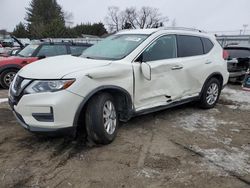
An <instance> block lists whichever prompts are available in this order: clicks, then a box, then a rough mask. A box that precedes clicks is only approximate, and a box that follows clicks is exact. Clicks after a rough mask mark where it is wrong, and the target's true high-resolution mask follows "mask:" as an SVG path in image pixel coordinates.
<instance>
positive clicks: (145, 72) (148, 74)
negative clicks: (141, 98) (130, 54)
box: [141, 62, 151, 80]
mask: <svg viewBox="0 0 250 188" xmlns="http://www.w3.org/2000/svg"><path fill="white" fill-rule="evenodd" d="M141 71H142V74H143V76H144V77H145V78H146V79H147V80H151V67H150V65H149V64H147V63H144V62H142V63H141Z"/></svg>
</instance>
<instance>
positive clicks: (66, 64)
mask: <svg viewBox="0 0 250 188" xmlns="http://www.w3.org/2000/svg"><path fill="white" fill-rule="evenodd" d="M108 64H110V61H105V60H93V59H86V58H81V57H74V56H71V55H64V56H57V57H51V58H46V59H43V60H39V61H36V62H34V63H31V64H29V65H27V66H25V67H24V68H22V69H21V70H20V71H19V75H20V76H21V77H24V78H30V79H60V78H62V77H63V76H64V75H66V74H70V73H73V72H78V71H83V70H84V71H85V70H86V71H88V70H90V69H93V68H96V67H101V66H105V65H108Z"/></svg>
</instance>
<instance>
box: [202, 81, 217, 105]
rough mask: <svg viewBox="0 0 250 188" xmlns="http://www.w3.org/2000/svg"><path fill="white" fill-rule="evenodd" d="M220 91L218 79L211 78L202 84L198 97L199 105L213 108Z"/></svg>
mask: <svg viewBox="0 0 250 188" xmlns="http://www.w3.org/2000/svg"><path fill="white" fill-rule="evenodd" d="M220 93H221V83H220V81H219V80H218V79H216V78H211V79H210V80H209V81H208V82H207V83H206V84H205V86H204V89H203V92H202V95H201V98H200V107H201V108H205V109H209V108H213V107H214V106H215V105H216V103H217V101H218V100H219V97H220Z"/></svg>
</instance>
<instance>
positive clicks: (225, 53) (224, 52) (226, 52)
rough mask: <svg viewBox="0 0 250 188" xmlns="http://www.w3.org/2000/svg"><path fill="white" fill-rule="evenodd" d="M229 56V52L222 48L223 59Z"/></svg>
mask: <svg viewBox="0 0 250 188" xmlns="http://www.w3.org/2000/svg"><path fill="white" fill-rule="evenodd" d="M228 57H229V53H228V51H226V50H223V59H225V60H227V59H228Z"/></svg>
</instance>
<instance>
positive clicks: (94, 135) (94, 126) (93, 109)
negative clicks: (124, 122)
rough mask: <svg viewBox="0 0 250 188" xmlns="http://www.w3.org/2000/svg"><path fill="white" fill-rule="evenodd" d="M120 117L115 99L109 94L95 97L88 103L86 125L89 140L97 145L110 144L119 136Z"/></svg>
mask: <svg viewBox="0 0 250 188" xmlns="http://www.w3.org/2000/svg"><path fill="white" fill-rule="evenodd" d="M118 123H119V120H118V116H117V111H116V107H115V103H114V99H113V97H112V96H111V95H110V94H108V93H100V94H97V95H96V96H94V97H93V98H92V99H91V100H90V101H89V103H88V105H87V109H86V114H85V124H86V130H87V134H88V138H89V139H90V140H91V141H93V142H95V143H96V144H109V143H111V142H112V141H113V140H114V139H115V137H116V134H117V129H118Z"/></svg>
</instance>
